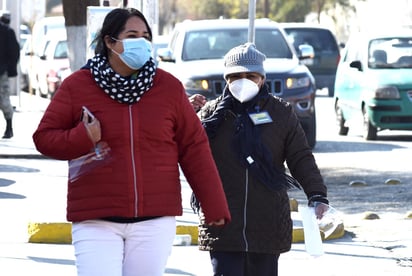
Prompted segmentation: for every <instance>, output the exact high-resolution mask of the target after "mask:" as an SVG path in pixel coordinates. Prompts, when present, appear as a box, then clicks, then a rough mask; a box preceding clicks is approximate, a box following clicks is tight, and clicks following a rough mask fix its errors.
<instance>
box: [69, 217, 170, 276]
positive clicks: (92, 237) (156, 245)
mask: <svg viewBox="0 0 412 276" xmlns="http://www.w3.org/2000/svg"><path fill="white" fill-rule="evenodd" d="M175 233H176V219H175V217H160V218H156V219H151V220H146V221H141V222H137V223H114V222H109V221H103V220H87V221H83V222H79V223H73V225H72V239H73V245H74V250H75V255H76V267H77V275H79V276H106V275H107V276H138V275H139V276H148V275H150V276H161V275H163V273H164V270H165V266H166V263H167V259H168V257H169V255H170V252H171V250H172V245H173V240H174V237H175Z"/></svg>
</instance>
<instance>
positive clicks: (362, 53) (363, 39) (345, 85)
mask: <svg viewBox="0 0 412 276" xmlns="http://www.w3.org/2000/svg"><path fill="white" fill-rule="evenodd" d="M411 76H412V30H396V29H391V30H390V32H388V33H383V32H382V33H378V34H372V33H361V34H356V35H353V36H352V37H351V38H350V39H349V41H348V43H347V46H346V48H345V51H344V54H343V58H342V60H341V62H340V63H339V66H338V70H337V74H336V82H335V111H336V118H337V121H338V126H339V130H338V131H339V134H340V135H347V134H348V131H349V126H354V125H355V124H358V125H361V124H362V126H363V137H364V138H365V139H366V140H375V139H376V138H377V132H378V131H379V130H384V129H389V130H412V78H411Z"/></svg>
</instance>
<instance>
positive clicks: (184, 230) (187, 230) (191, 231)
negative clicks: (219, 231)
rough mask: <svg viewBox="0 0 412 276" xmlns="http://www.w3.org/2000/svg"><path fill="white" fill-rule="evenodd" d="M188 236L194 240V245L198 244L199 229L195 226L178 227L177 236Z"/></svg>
mask: <svg viewBox="0 0 412 276" xmlns="http://www.w3.org/2000/svg"><path fill="white" fill-rule="evenodd" d="M185 234H188V235H190V237H191V238H192V243H191V244H192V245H197V244H198V228H197V226H194V225H177V226H176V235H185Z"/></svg>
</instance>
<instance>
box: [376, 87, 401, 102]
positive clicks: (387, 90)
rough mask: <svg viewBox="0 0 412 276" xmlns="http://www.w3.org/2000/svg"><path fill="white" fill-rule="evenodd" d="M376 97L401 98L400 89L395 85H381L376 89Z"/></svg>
mask: <svg viewBox="0 0 412 276" xmlns="http://www.w3.org/2000/svg"><path fill="white" fill-rule="evenodd" d="M374 98H375V99H399V98H400V95H399V90H398V88H396V87H395V86H387V87H380V88H377V89H376V90H375V93H374Z"/></svg>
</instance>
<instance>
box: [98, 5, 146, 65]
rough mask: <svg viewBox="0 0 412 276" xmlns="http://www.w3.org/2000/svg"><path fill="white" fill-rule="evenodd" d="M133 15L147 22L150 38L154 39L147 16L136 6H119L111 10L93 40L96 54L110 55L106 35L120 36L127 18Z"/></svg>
mask: <svg viewBox="0 0 412 276" xmlns="http://www.w3.org/2000/svg"><path fill="white" fill-rule="evenodd" d="M132 16H137V17H139V18H140V19H142V20H143V22H144V23H145V24H146V27H147V31H148V32H149V40H150V41H152V30H151V29H150V26H149V24H148V23H147V20H146V18H145V17H144V15H143V14H142V13H141V12H140V11H138V10H136V9H134V8H126V9H122V8H118V9H114V10H112V11H110V12H109V13H108V14H107V15H106V17H105V18H104V21H103V25H102V28H101V29H100V31H99V33H98V34H97V36H96V38H95V39H94V40H93V42H92V45H93V44H95V45H96V48H95V50H94V52H95V54H101V55H103V56H105V57H107V56H108V49H107V47H106V43H105V42H104V38H105V37H106V36H110V37H118V35H119V34H120V33H121V32H122V31H124V28H125V25H126V22H127V20H129V18H131V17H132Z"/></svg>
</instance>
